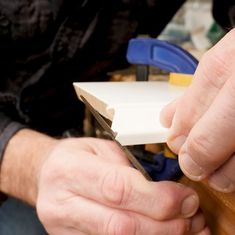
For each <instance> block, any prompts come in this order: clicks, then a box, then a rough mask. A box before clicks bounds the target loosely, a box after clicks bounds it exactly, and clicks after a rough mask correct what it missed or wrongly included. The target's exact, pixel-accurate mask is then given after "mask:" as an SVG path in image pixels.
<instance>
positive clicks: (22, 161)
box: [0, 129, 59, 206]
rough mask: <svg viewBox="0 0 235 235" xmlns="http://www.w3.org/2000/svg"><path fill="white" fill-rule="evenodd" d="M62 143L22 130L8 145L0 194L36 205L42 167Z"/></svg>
mask: <svg viewBox="0 0 235 235" xmlns="http://www.w3.org/2000/svg"><path fill="white" fill-rule="evenodd" d="M58 141H59V140H56V139H54V138H51V137H49V136H47V135H44V134H41V133H38V132H35V131H32V130H29V129H22V130H20V131H19V132H17V133H16V134H15V135H14V136H13V137H12V138H11V139H10V141H9V142H8V145H7V146H6V150H5V153H4V156H3V160H2V164H1V171H0V182H1V184H0V190H1V191H2V192H3V193H5V194H8V195H11V196H13V197H16V198H18V199H20V200H23V201H25V202H27V203H29V204H31V205H33V206H34V205H35V204H36V200H37V192H38V178H39V174H40V171H41V167H42V165H43V163H44V161H45V160H46V159H47V157H48V155H49V153H50V151H51V150H52V149H53V148H54V146H55V145H56V144H57V143H58Z"/></svg>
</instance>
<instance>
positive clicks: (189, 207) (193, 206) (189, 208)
mask: <svg viewBox="0 0 235 235" xmlns="http://www.w3.org/2000/svg"><path fill="white" fill-rule="evenodd" d="M198 206H199V199H198V197H197V196H196V195H190V196H189V197H187V198H186V199H185V200H184V201H183V204H182V208H181V214H182V215H183V217H185V218H188V217H191V216H192V215H194V214H195V213H196V211H197V209H198Z"/></svg>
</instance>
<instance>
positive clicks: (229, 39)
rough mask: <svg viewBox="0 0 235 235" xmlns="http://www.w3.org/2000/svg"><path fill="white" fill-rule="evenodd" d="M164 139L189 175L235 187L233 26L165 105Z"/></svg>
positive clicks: (220, 187)
mask: <svg viewBox="0 0 235 235" xmlns="http://www.w3.org/2000/svg"><path fill="white" fill-rule="evenodd" d="M161 120H162V123H163V124H164V125H165V126H166V127H170V135H169V139H168V144H169V146H170V148H171V149H172V150H173V151H174V152H175V153H178V154H179V162H180V166H181V169H182V170H183V172H184V173H185V175H187V176H188V177H189V178H190V179H192V180H195V181H200V180H202V179H205V178H208V181H209V183H210V185H211V186H212V187H213V188H215V189H217V190H219V191H223V192H232V191H235V174H234V170H235V155H234V152H235V30H234V29H233V30H231V31H230V32H229V33H228V34H227V35H226V36H225V37H224V38H223V39H222V40H221V41H220V42H219V43H218V44H217V45H216V46H214V47H213V48H212V49H211V50H209V51H208V52H207V53H206V54H205V55H204V56H203V58H202V60H201V61H200V63H199V66H198V68H197V70H196V73H195V75H194V80H193V83H192V85H191V86H190V87H189V89H188V90H187V91H186V93H185V94H184V95H183V96H182V97H181V98H179V99H178V100H177V101H175V102H173V103H172V104H170V105H169V106H167V107H166V108H165V109H164V110H163V111H162V115H161Z"/></svg>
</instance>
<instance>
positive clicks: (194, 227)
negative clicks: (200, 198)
mask: <svg viewBox="0 0 235 235" xmlns="http://www.w3.org/2000/svg"><path fill="white" fill-rule="evenodd" d="M205 226H206V220H205V217H204V215H203V214H202V212H201V211H198V212H197V214H196V215H194V216H193V217H192V219H191V227H190V232H191V234H196V233H199V232H201V231H203V230H204V228H205Z"/></svg>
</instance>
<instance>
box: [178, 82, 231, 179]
mask: <svg viewBox="0 0 235 235" xmlns="http://www.w3.org/2000/svg"><path fill="white" fill-rule="evenodd" d="M234 94H235V80H234V79H232V78H231V79H229V80H228V81H227V82H226V84H225V85H224V86H223V88H222V89H221V91H220V93H219V94H218V95H217V97H216V98H215V100H214V102H213V103H212V105H211V106H210V108H209V110H208V111H207V112H206V113H205V114H204V116H203V117H202V118H201V119H200V120H199V121H198V122H197V124H196V125H195V126H194V127H193V129H192V130H191V132H190V134H189V136H188V138H187V141H186V142H185V144H184V145H183V147H182V149H181V150H180V153H179V162H180V166H181V168H182V170H183V172H184V173H185V174H186V175H187V176H188V177H189V178H191V179H192V180H201V179H204V178H206V177H207V176H209V175H210V174H211V173H212V172H214V171H215V170H216V169H218V168H219V167H220V166H222V165H223V164H224V163H225V162H226V161H227V160H228V159H229V158H230V156H231V155H232V153H233V151H234V149H235V142H234V138H235V122H234V120H235V95H234Z"/></svg>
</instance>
